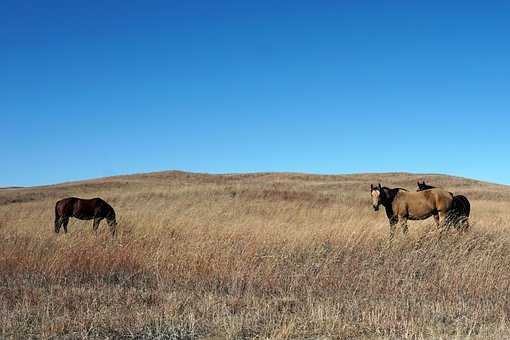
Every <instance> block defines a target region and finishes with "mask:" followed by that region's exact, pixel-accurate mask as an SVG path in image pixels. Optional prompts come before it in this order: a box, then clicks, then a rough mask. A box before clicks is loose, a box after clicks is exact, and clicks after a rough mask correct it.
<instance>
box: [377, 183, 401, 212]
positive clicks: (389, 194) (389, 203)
mask: <svg viewBox="0 0 510 340" xmlns="http://www.w3.org/2000/svg"><path fill="white" fill-rule="evenodd" d="M383 190H384V200H383V201H382V202H381V203H382V205H383V207H384V209H386V215H387V216H388V218H392V217H393V201H394V200H395V197H396V196H397V194H398V192H399V191H400V189H399V188H395V189H383Z"/></svg>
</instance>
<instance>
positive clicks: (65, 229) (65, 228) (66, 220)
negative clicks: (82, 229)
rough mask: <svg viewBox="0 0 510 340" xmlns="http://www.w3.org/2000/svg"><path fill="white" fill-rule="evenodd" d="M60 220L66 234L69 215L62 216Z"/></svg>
mask: <svg viewBox="0 0 510 340" xmlns="http://www.w3.org/2000/svg"><path fill="white" fill-rule="evenodd" d="M61 221H62V224H63V227H64V232H65V233H66V234H67V224H68V223H69V217H62V220H61Z"/></svg>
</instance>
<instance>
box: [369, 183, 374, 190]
mask: <svg viewBox="0 0 510 340" xmlns="http://www.w3.org/2000/svg"><path fill="white" fill-rule="evenodd" d="M373 190H374V185H373V184H372V183H370V191H373Z"/></svg>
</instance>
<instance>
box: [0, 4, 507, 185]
mask: <svg viewBox="0 0 510 340" xmlns="http://www.w3.org/2000/svg"><path fill="white" fill-rule="evenodd" d="M508 22H510V5H509V4H508V3H506V4H505V3H504V2H498V1H491V2H483V3H482V2H476V3H475V2H472V3H467V2H449V3H448V4H446V3H445V2H443V1H427V2H423V1H422V2H418V1H349V0H346V1H307V2H304V1H303V2H299V1H252V2H245V1H96V2H94V1H61V2H56V1H2V2H1V3H0V51H1V53H0V75H1V78H0V79H1V81H0V115H1V117H2V118H1V123H2V133H1V134H0V153H1V154H2V160H3V162H2V166H1V167H0V186H8V185H39V184H49V183H57V182H63V181H69V180H78V179H85V178H95V177H101V176H110V175H117V174H125V173H136V172H147V171H159V170H168V169H180V170H188V171H200V172H214V173H218V172H219V173H224V172H255V171H297V172H310V173H331V174H337V173H354V172H379V171H380V172H386V171H410V172H420V173H421V172H426V173H431V172H433V173H447V174H454V175H459V176H465V177H472V178H477V179H483V180H489V181H494V182H500V183H508V184H510V159H509V157H508V156H507V155H508V151H507V150H508V146H509V141H508V137H509V129H508V126H509V122H510V118H508V117H509V113H510V103H509V99H510V97H509V92H508V91H509V89H510V44H508V37H509V36H510V25H509V24H508Z"/></svg>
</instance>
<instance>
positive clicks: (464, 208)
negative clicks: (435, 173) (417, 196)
mask: <svg viewBox="0 0 510 340" xmlns="http://www.w3.org/2000/svg"><path fill="white" fill-rule="evenodd" d="M434 188H436V187H434V186H432V185H429V184H425V181H423V182H422V183H420V181H418V182H417V189H416V191H423V190H429V189H434ZM451 194H452V196H453V208H452V212H453V214H452V215H451V216H452V219H453V220H452V222H453V224H454V225H455V226H456V227H459V226H460V229H462V230H464V231H467V230H468V229H469V214H470V213H471V204H470V203H469V200H468V199H467V197H466V196H464V195H453V193H451Z"/></svg>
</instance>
